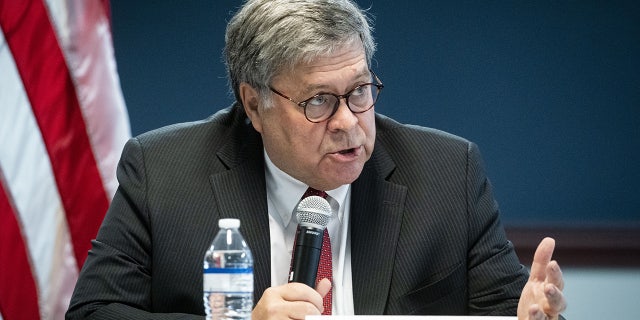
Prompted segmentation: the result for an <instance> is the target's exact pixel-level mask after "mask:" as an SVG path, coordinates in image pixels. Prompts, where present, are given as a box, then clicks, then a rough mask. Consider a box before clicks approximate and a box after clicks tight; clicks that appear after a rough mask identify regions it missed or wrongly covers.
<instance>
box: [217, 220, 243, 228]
mask: <svg viewBox="0 0 640 320" xmlns="http://www.w3.org/2000/svg"><path fill="white" fill-rule="evenodd" d="M218 227H220V229H238V228H240V220H239V219H220V220H218Z"/></svg>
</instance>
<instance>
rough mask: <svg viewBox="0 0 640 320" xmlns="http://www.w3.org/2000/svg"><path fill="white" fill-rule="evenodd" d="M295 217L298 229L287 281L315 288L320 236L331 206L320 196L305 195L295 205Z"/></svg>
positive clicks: (327, 219) (320, 247) (329, 215)
mask: <svg viewBox="0 0 640 320" xmlns="http://www.w3.org/2000/svg"><path fill="white" fill-rule="evenodd" d="M296 218H297V219H298V228H299V231H298V233H297V235H296V248H295V252H294V253H293V262H292V264H291V273H290V274H289V282H301V283H304V284H306V285H308V286H310V287H311V288H315V285H316V273H317V272H318V262H320V252H321V251H322V236H323V234H324V229H325V228H326V227H327V224H329V219H330V218H331V206H330V205H329V202H328V201H327V200H326V199H324V198H322V197H318V196H309V197H306V198H304V199H302V201H300V203H299V204H298V206H297V207H296Z"/></svg>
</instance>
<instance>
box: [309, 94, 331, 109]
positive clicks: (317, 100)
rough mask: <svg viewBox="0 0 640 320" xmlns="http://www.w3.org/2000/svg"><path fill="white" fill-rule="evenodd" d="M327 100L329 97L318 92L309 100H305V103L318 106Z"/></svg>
mask: <svg viewBox="0 0 640 320" xmlns="http://www.w3.org/2000/svg"><path fill="white" fill-rule="evenodd" d="M327 101H329V97H327V96H326V95H323V94H319V95H317V96H315V97H313V98H311V99H309V100H307V104H308V105H310V106H314V107H319V106H322V105H325V104H326V103H327Z"/></svg>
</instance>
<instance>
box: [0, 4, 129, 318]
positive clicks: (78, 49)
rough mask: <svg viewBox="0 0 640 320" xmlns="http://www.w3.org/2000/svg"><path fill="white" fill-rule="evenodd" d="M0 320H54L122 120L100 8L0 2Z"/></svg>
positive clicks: (94, 218) (98, 212)
mask: <svg viewBox="0 0 640 320" xmlns="http://www.w3.org/2000/svg"><path fill="white" fill-rule="evenodd" d="M0 31H1V32H0V319H4V320H13V319H62V318H63V315H64V312H65V310H66V308H67V306H68V303H69V299H70V296H71V293H72V291H73V286H74V285H75V282H76V280H77V277H78V271H79V269H80V267H81V266H82V264H83V263H84V260H85V259H86V257H87V251H88V250H89V248H90V246H91V243H90V241H91V239H93V238H95V235H96V233H97V230H98V227H99V226H100V223H101V222H102V219H103V217H104V214H105V212H106V209H107V207H108V205H109V201H110V199H111V197H112V195H113V193H114V192H115V189H116V187H117V182H116V180H115V167H116V164H117V161H118V158H119V156H120V152H121V150H122V147H123V145H124V143H125V142H126V140H127V139H128V138H129V137H130V135H131V133H130V129H129V120H128V116H127V113H126V108H125V104H124V100H123V97H122V93H121V90H120V83H119V80H118V76H117V70H116V64H115V59H114V53H113V45H112V39H111V30H110V21H109V3H108V1H107V0H46V1H45V0H19V1H16V0H0Z"/></svg>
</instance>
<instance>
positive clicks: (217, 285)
mask: <svg viewBox="0 0 640 320" xmlns="http://www.w3.org/2000/svg"><path fill="white" fill-rule="evenodd" d="M203 275H204V278H203V289H204V291H205V292H225V293H233V292H237V293H241V292H244V293H247V292H253V268H238V269H225V268H207V269H204V274H203Z"/></svg>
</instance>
